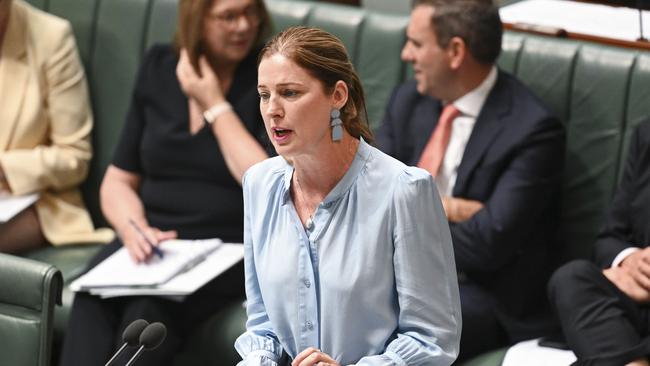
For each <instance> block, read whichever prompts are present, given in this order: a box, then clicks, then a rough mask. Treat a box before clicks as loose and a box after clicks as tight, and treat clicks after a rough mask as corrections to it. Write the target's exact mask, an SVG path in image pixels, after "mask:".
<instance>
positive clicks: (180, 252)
mask: <svg viewBox="0 0 650 366" xmlns="http://www.w3.org/2000/svg"><path fill="white" fill-rule="evenodd" d="M219 245H221V240H219V239H208V240H167V241H164V242H161V243H160V245H159V248H160V249H161V250H162V252H163V253H164V256H163V258H159V257H157V256H156V255H153V256H152V257H151V258H150V259H149V261H148V262H146V263H139V264H138V263H135V262H133V260H132V259H131V257H129V254H128V252H127V249H126V248H125V247H122V248H120V249H119V250H118V251H116V252H115V253H113V254H112V255H111V256H110V257H108V258H106V259H105V260H104V261H103V262H101V263H100V264H98V265H97V266H95V267H94V268H93V269H91V270H90V271H88V273H86V274H85V275H83V276H81V277H80V278H78V279H77V280H75V281H74V282H73V283H72V284H70V288H71V289H72V290H73V291H79V290H90V289H93V288H100V287H134V286H154V285H159V284H163V283H165V282H167V281H169V280H170V279H171V278H172V277H174V276H176V275H177V274H179V273H181V272H183V271H185V270H188V269H191V268H192V267H194V266H196V265H197V263H199V262H201V261H203V260H204V259H205V258H206V257H207V256H208V254H209V253H210V252H212V251H214V250H215V249H216V248H217V247H219Z"/></svg>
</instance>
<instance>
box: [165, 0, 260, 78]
mask: <svg viewBox="0 0 650 366" xmlns="http://www.w3.org/2000/svg"><path fill="white" fill-rule="evenodd" d="M215 1H219V0H179V2H178V21H177V24H176V36H175V37H174V46H175V47H176V52H180V50H181V49H182V48H185V49H187V52H188V55H189V56H190V61H191V62H192V65H193V66H194V68H196V69H197V70H198V62H199V61H198V60H199V56H200V55H201V54H203V44H202V42H203V23H204V22H205V17H206V15H207V13H208V11H210V8H211V7H212V6H213V4H214V2H215ZM255 4H256V5H257V11H258V13H257V14H258V17H259V20H260V24H259V28H258V29H257V37H256V38H255V45H256V46H259V45H261V44H262V43H263V42H264V40H265V39H266V38H267V37H268V36H269V34H270V33H271V17H270V15H269V12H268V10H267V9H266V6H265V5H264V1H263V0H255ZM254 47H255V46H254Z"/></svg>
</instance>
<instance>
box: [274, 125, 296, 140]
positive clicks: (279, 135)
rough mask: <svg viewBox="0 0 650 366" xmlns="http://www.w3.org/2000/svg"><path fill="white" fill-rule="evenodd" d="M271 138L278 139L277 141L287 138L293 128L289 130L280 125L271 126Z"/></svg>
mask: <svg viewBox="0 0 650 366" xmlns="http://www.w3.org/2000/svg"><path fill="white" fill-rule="evenodd" d="M272 131H273V138H274V139H275V140H276V141H278V142H283V141H285V140H287V139H288V138H289V135H291V133H292V132H293V130H289V129H286V128H280V127H273V128H272Z"/></svg>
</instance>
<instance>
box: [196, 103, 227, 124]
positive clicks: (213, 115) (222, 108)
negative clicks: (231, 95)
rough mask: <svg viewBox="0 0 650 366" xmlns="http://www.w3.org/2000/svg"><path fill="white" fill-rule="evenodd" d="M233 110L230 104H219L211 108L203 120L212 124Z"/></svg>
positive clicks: (204, 114)
mask: <svg viewBox="0 0 650 366" xmlns="http://www.w3.org/2000/svg"><path fill="white" fill-rule="evenodd" d="M231 110H232V106H231V105H230V103H228V102H221V103H217V104H215V105H213V106H212V107H210V108H209V109H208V110H207V111H205V112H203V119H205V121H206V122H208V123H210V124H212V122H214V121H216V120H217V118H219V116H220V115H222V114H224V113H226V112H228V111H231Z"/></svg>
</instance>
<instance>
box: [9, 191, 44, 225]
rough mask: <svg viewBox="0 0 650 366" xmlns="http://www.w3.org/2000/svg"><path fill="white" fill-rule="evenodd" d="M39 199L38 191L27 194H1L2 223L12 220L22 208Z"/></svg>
mask: <svg viewBox="0 0 650 366" xmlns="http://www.w3.org/2000/svg"><path fill="white" fill-rule="evenodd" d="M37 200H38V193H32V194H28V195H25V196H11V195H1V196H0V223H3V222H7V221H9V220H11V218H12V217H14V216H16V215H17V214H18V213H20V212H21V211H22V210H24V209H26V208H27V207H29V206H31V205H32V204H34V202H36V201H37Z"/></svg>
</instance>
